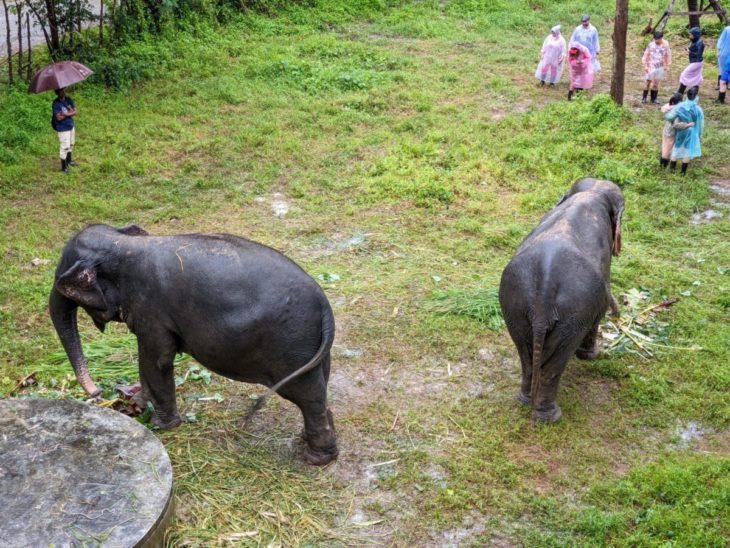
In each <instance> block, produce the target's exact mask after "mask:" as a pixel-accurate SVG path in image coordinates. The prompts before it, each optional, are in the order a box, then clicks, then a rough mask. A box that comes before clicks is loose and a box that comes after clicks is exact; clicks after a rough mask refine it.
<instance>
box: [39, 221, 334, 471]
mask: <svg viewBox="0 0 730 548" xmlns="http://www.w3.org/2000/svg"><path fill="white" fill-rule="evenodd" d="M79 306H80V307H81V308H83V309H84V310H85V311H86V312H87V313H88V314H89V316H91V318H92V319H93V320H94V324H95V325H96V326H97V327H98V328H99V329H100V330H101V331H104V326H105V325H106V324H107V323H108V322H111V321H114V322H123V323H125V324H126V325H127V326H128V327H129V329H130V331H132V333H134V334H135V335H136V336H137V348H138V352H139V374H140V381H141V384H142V390H141V392H140V393H139V394H138V395H137V396H139V397H137V396H136V398H137V401H138V402H139V403H141V404H143V405H146V403H145V402H147V401H151V402H152V404H153V406H154V413H153V416H152V422H153V424H155V425H156V426H158V427H160V428H174V427H176V426H178V425H179V424H180V422H181V420H180V415H179V413H178V410H177V404H176V399H175V377H174V374H173V361H174V359H175V355H176V354H177V353H181V352H185V353H187V354H190V355H191V356H193V357H194V358H195V359H196V360H197V361H198V362H200V363H201V364H202V365H204V366H205V367H207V368H208V369H210V370H211V371H214V372H216V373H218V374H220V375H223V376H224V377H228V378H229V379H234V380H238V381H244V382H253V383H260V384H263V385H265V386H268V387H269V391H268V392H267V393H266V395H265V396H264V398H260V399H259V402H262V401H263V399H265V398H266V397H268V396H269V395H270V394H271V393H273V392H277V393H278V394H279V395H281V396H282V397H284V398H286V399H287V400H289V401H291V402H293V403H295V404H296V405H297V406H298V407H299V409H300V410H301V412H302V415H303V416H304V439H305V441H306V442H307V448H306V449H305V452H304V456H305V458H306V459H307V461H308V462H310V463H311V464H326V463H328V462H330V461H331V460H333V459H335V458H336V457H337V454H338V450H337V441H336V436H335V428H334V421H333V418H332V413H331V412H330V410H329V408H328V406H327V382H328V380H329V373H330V349H331V347H332V342H333V341H334V334H335V321H334V316H333V314H332V308H331V307H330V304H329V302H328V301H327V297H326V296H325V294H324V292H323V291H322V289H321V288H320V287H319V285H317V282H315V281H314V280H313V279H312V278H311V276H309V275H308V274H307V273H306V272H304V270H302V269H301V268H300V267H299V266H298V265H297V264H295V263H294V262H293V261H291V260H290V259H288V258H287V257H285V256H284V255H282V254H281V253H279V252H278V251H275V250H273V249H271V248H270V247H266V246H264V245H261V244H258V243H256V242H252V241H250V240H246V239H243V238H238V237H236V236H231V235H228V234H208V235H206V234H184V235H176V236H150V235H149V234H148V233H147V232H145V231H144V230H143V229H141V228H139V227H138V226H135V225H131V226H127V227H124V228H113V227H111V226H106V225H91V226H88V227H87V228H85V229H84V230H82V231H81V232H79V233H78V234H76V235H75V236H74V237H73V238H72V239H71V240H69V241H68V243H67V244H66V247H65V248H64V250H63V253H62V255H61V260H60V262H59V264H58V267H57V269H56V276H55V281H54V284H53V288H52V289H51V294H50V299H49V311H50V314H51V319H52V321H53V325H54V327H55V328H56V332H57V333H58V336H59V338H60V339H61V342H62V344H63V347H64V349H65V350H66V353H67V354H68V357H69V360H70V361H71V365H72V366H73V369H74V372H75V373H76V377H77V379H78V380H79V384H81V386H82V387H83V388H84V390H86V392H88V393H89V394H91V395H92V396H96V395H98V394H99V393H100V390H98V389H97V387H96V386H95V385H94V382H93V381H92V380H91V377H90V375H89V371H88V368H87V365H86V359H85V357H84V353H83V349H82V348H81V341H80V339H79V332H78V327H77V323H76V312H77V309H78V307H79Z"/></svg>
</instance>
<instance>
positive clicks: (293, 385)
mask: <svg viewBox="0 0 730 548" xmlns="http://www.w3.org/2000/svg"><path fill="white" fill-rule="evenodd" d="M329 360H330V358H329V356H327V357H326V358H325V359H324V360H323V362H322V365H321V366H320V367H317V368H316V369H314V370H312V371H310V372H308V373H305V374H304V375H302V376H301V377H299V378H297V379H294V380H293V381H291V382H290V383H289V384H287V385H285V386H283V387H282V388H281V389H280V390H279V395H280V396H282V397H283V398H285V399H287V400H289V401H291V402H292V403H295V404H296V405H297V407H299V409H300V410H301V411H302V415H303V416H304V434H303V436H302V437H303V438H304V441H306V443H307V447H306V449H305V450H304V458H305V459H306V461H307V462H308V463H309V464H317V465H324V464H327V463H328V462H330V461H332V460H334V459H336V458H337V455H338V454H339V451H338V449H337V436H336V433H335V424H334V419H333V417H332V412H331V411H330V410H329V408H328V407H327V382H326V380H325V377H327V376H328V372H329Z"/></svg>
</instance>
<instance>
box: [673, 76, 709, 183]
mask: <svg viewBox="0 0 730 548" xmlns="http://www.w3.org/2000/svg"><path fill="white" fill-rule="evenodd" d="M699 91H700V90H699V88H698V87H697V86H695V87H692V88H690V89H689V90H688V91H687V99H685V100H684V101H682V102H681V103H680V104H678V105H677V106H676V107H674V108H673V109H672V110H670V111H669V112H668V113H667V114H665V115H664V119H665V120H666V121H668V122H674V121H675V120H679V121H680V122H684V123H686V124H689V123H690V122H694V125H693V126H691V127H687V128H686V129H677V134H676V137H675V140H674V146H673V147H672V154H671V161H670V163H669V169H671V170H672V171H673V170H674V169H675V168H676V167H677V160H681V161H682V175H684V174H685V173H687V167H688V166H689V161H690V160H692V159H694V158H699V157H700V156H702V147H701V143H700V139H701V137H702V131H703V129H704V121H705V114H704V112H702V108H701V107H700V105H699V104H698V103H699V97H698V96H697V95H698V94H699Z"/></svg>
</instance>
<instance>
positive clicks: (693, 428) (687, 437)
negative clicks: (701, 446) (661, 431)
mask: <svg viewBox="0 0 730 548" xmlns="http://www.w3.org/2000/svg"><path fill="white" fill-rule="evenodd" d="M711 433H712V429H711V428H708V427H706V426H703V425H702V424H701V423H699V422H696V421H688V422H687V423H684V424H683V423H681V422H678V423H677V427H676V428H675V430H674V434H675V436H676V438H677V441H676V442H674V443H673V444H672V445H674V446H676V447H680V448H686V447H690V446H691V445H694V444H695V443H696V442H700V441H702V440H704V439H705V436H707V435H708V434H711Z"/></svg>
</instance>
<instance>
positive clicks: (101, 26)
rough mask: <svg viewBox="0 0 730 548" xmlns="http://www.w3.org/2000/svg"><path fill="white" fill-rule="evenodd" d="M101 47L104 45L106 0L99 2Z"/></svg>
mask: <svg viewBox="0 0 730 548" xmlns="http://www.w3.org/2000/svg"><path fill="white" fill-rule="evenodd" d="M99 45H100V46H103V45H104V0H101V2H99Z"/></svg>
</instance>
